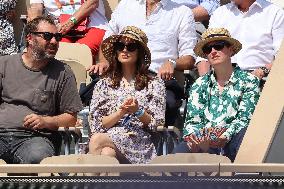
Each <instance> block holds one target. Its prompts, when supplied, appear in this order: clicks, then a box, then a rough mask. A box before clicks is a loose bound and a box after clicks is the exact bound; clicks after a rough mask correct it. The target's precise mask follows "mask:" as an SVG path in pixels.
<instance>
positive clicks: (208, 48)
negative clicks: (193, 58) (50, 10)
mask: <svg viewBox="0 0 284 189" xmlns="http://www.w3.org/2000/svg"><path fill="white" fill-rule="evenodd" d="M225 46H227V47H229V46H230V44H229V43H228V42H226V41H218V42H216V43H214V44H212V45H205V46H204V47H203V48H202V51H203V53H204V54H210V53H211V51H212V48H214V49H215V50H217V51H220V50H222V49H223V48H224V47H225Z"/></svg>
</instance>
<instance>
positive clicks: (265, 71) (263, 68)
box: [260, 66, 270, 77]
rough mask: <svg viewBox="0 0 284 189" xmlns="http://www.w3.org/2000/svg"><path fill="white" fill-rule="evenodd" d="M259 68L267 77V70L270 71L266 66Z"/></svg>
mask: <svg viewBox="0 0 284 189" xmlns="http://www.w3.org/2000/svg"><path fill="white" fill-rule="evenodd" d="M260 69H261V70H262V71H263V73H264V77H267V76H268V74H269V72H270V70H269V69H267V68H266V67H264V66H263V67H260Z"/></svg>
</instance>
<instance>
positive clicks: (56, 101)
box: [0, 54, 82, 128]
mask: <svg viewBox="0 0 284 189" xmlns="http://www.w3.org/2000/svg"><path fill="white" fill-rule="evenodd" d="M0 92H1V93H0V95H1V104H0V128H22V127H23V126H22V125H23V120H24V118H25V116H26V115H28V114H31V113H35V114H38V115H46V116H56V115H60V114H62V113H76V112H78V111H80V110H81V109H82V103H81V100H80V97H79V94H78V91H77V88H76V80H75V76H74V74H73V72H72V70H71V68H70V67H69V66H68V65H66V64H64V63H62V62H60V61H58V60H56V59H52V60H50V62H49V63H48V64H47V66H46V67H44V68H43V69H42V70H39V71H34V70H30V69H29V68H27V67H26V66H25V65H24V63H23V60H22V55H21V54H16V55H12V56H3V57H1V58H0Z"/></svg>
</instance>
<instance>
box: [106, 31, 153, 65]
mask: <svg viewBox="0 0 284 189" xmlns="http://www.w3.org/2000/svg"><path fill="white" fill-rule="evenodd" d="M121 37H128V38H130V39H133V40H135V41H136V42H137V43H139V44H140V45H141V47H143V48H144V50H145V63H146V65H147V66H149V65H150V63H151V53H150V50H149V48H148V47H147V43H148V38H147V36H146V34H145V33H144V32H143V31H142V30H141V29H139V28H137V27H135V26H127V27H125V28H124V29H123V30H122V31H121V32H120V34H119V35H111V36H110V37H108V38H106V39H105V40H104V41H103V42H102V45H101V49H102V53H103V55H104V57H105V58H106V59H107V61H108V62H109V63H112V61H113V55H114V54H113V53H114V43H116V42H118V40H119V39H120V38H121Z"/></svg>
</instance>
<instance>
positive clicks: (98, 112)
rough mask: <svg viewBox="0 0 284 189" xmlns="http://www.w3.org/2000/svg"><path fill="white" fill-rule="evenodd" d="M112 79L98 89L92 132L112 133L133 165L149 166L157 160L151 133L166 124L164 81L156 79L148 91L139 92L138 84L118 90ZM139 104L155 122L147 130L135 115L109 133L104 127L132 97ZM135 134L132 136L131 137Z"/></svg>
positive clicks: (99, 82) (94, 102)
mask: <svg viewBox="0 0 284 189" xmlns="http://www.w3.org/2000/svg"><path fill="white" fill-rule="evenodd" d="M110 82H111V80H110V78H103V79H100V80H99V81H98V83H97V84H96V86H95V88H94V92H93V97H92V101H91V107H90V115H91V132H92V133H108V135H109V137H110V138H111V139H112V141H113V143H114V144H115V145H116V147H117V148H118V149H119V151H120V152H121V153H122V154H123V155H124V156H125V157H126V158H127V159H128V160H129V161H130V162H131V163H133V164H136V163H148V162H149V161H150V160H152V159H153V158H154V157H155V156H156V150H155V146H154V144H153V142H152V141H151V139H150V137H151V135H150V133H149V132H151V131H155V128H156V127H157V126H159V125H164V123H165V106H166V102H165V98H166V92H165V85H164V82H163V81H162V80H161V79H158V78H154V79H153V80H151V81H150V82H149V83H148V88H144V89H143V90H140V91H137V90H135V88H134V81H133V82H132V83H131V85H130V87H126V86H124V85H123V82H121V83H120V87H118V88H117V89H114V88H112V87H111V86H110ZM130 96H132V97H134V98H136V99H137V100H138V104H139V107H143V108H144V110H145V111H147V113H149V114H150V115H151V122H150V124H149V125H148V126H147V127H146V128H147V129H145V128H144V127H143V123H142V122H141V121H140V120H139V119H138V118H136V117H135V116H133V115H129V117H128V118H130V119H129V121H128V123H125V121H126V120H127V119H128V118H126V117H127V115H125V116H124V117H123V118H122V119H121V120H120V121H119V122H118V123H116V124H115V125H114V126H113V127H111V128H109V129H106V128H104V127H103V126H102V118H103V116H108V115H110V114H112V113H114V112H116V111H117V110H118V108H119V107H120V106H121V105H122V104H123V102H124V100H125V99H126V98H128V97H130ZM129 132H131V133H133V135H128V134H127V133H129Z"/></svg>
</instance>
